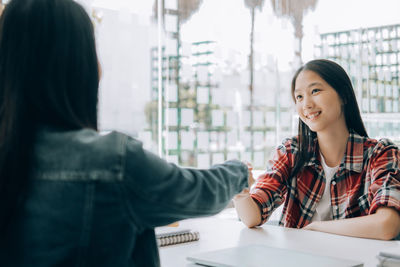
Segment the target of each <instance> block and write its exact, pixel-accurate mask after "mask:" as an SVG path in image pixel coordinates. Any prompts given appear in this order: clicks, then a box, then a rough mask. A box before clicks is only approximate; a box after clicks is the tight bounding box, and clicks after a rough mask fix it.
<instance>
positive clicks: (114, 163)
mask: <svg viewBox="0 0 400 267" xmlns="http://www.w3.org/2000/svg"><path fill="white" fill-rule="evenodd" d="M127 143H130V144H131V145H133V146H135V147H138V148H139V147H140V148H141V147H142V146H141V142H139V141H137V140H135V139H133V138H130V137H128V136H127V135H125V134H122V133H119V132H109V133H98V132H96V131H94V130H91V129H80V130H74V131H39V132H38V134H37V138H36V143H35V150H34V161H33V163H34V166H35V168H36V169H37V170H38V173H40V175H39V176H46V177H48V175H49V174H51V176H52V177H51V179H64V178H63V177H68V179H80V180H82V179H84V180H86V178H85V177H88V178H87V179H90V180H93V179H100V180H115V179H121V175H122V174H121V173H122V168H123V166H122V164H123V162H124V159H125V157H126V150H127V148H126V147H127Z"/></svg>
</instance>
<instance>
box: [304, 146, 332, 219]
mask: <svg viewBox="0 0 400 267" xmlns="http://www.w3.org/2000/svg"><path fill="white" fill-rule="evenodd" d="M320 155H321V164H322V168H323V169H324V173H325V180H326V183H325V189H324V193H323V194H322V198H321V200H320V201H319V202H318V203H317V208H316V210H315V213H314V216H313V217H312V219H311V222H313V221H328V220H332V211H331V209H332V207H331V190H330V188H331V180H332V177H333V176H334V175H335V173H336V171H337V170H338V169H339V165H338V166H335V167H332V168H331V167H329V166H328V165H326V163H325V159H324V157H323V156H322V154H321V153H320Z"/></svg>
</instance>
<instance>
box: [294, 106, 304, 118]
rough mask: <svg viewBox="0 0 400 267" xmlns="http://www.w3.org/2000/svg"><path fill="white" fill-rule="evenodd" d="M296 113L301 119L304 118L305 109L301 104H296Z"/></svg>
mask: <svg viewBox="0 0 400 267" xmlns="http://www.w3.org/2000/svg"><path fill="white" fill-rule="evenodd" d="M296 111H297V114H298V115H299V116H300V118H301V117H302V116H303V108H302V107H301V104H296Z"/></svg>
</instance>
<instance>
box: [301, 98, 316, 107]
mask: <svg viewBox="0 0 400 267" xmlns="http://www.w3.org/2000/svg"><path fill="white" fill-rule="evenodd" d="M313 107H314V101H313V100H312V97H310V96H304V99H303V109H304V110H307V109H311V108H313Z"/></svg>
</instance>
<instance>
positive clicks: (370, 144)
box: [363, 137, 398, 153]
mask: <svg viewBox="0 0 400 267" xmlns="http://www.w3.org/2000/svg"><path fill="white" fill-rule="evenodd" d="M363 144H364V150H368V151H370V152H372V153H379V152H381V151H385V150H388V149H389V150H396V151H397V150H398V147H397V146H396V145H395V144H394V143H393V141H391V140H390V139H388V138H381V139H373V138H368V137H364V138H363Z"/></svg>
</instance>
